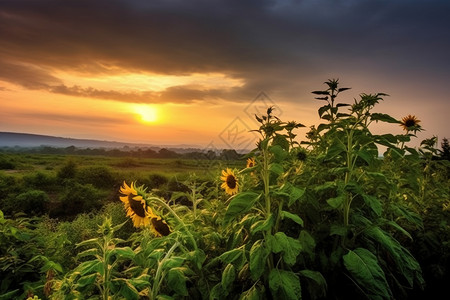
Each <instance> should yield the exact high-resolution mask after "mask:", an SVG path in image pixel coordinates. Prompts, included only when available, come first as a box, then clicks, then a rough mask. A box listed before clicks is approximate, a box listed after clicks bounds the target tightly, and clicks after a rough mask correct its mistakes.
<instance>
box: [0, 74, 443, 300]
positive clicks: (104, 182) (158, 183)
mask: <svg viewBox="0 0 450 300" xmlns="http://www.w3.org/2000/svg"><path fill="white" fill-rule="evenodd" d="M325 86H326V88H325V89H324V90H318V91H314V92H313V94H314V95H315V96H316V99H317V100H318V101H320V102H322V103H323V105H322V106H321V107H320V108H319V110H318V113H319V117H320V120H321V124H319V125H317V126H312V127H310V130H309V131H308V132H307V133H306V137H307V140H305V141H302V142H301V143H299V142H298V139H297V130H299V129H301V128H303V127H304V125H302V124H300V123H297V122H295V121H290V122H284V121H282V120H281V119H279V118H278V117H277V116H276V113H277V112H276V111H275V110H274V108H273V107H269V108H268V109H267V111H266V113H265V114H264V115H255V119H256V120H257V122H258V123H259V126H258V128H256V129H255V130H254V132H256V133H257V134H259V136H260V139H259V141H258V143H257V144H256V148H255V149H253V150H252V151H251V152H250V153H248V154H247V155H246V156H245V157H243V160H247V163H248V164H247V167H243V165H244V163H245V162H244V161H242V160H241V161H240V162H239V163H237V164H236V163H233V162H232V161H227V160H225V162H221V167H223V168H224V169H226V171H224V172H223V173H222V174H220V170H217V176H216V177H214V178H209V177H206V176H205V175H204V173H206V172H202V171H204V170H202V171H200V172H199V173H200V174H201V176H197V175H195V174H194V173H193V172H190V175H189V176H187V175H186V174H183V175H180V173H175V172H174V171H172V170H177V169H178V170H181V169H182V168H186V169H187V170H190V171H192V170H197V169H195V168H196V167H198V163H197V162H196V161H191V160H183V159H181V157H182V155H174V153H172V152H171V151H170V150H168V149H162V150H161V151H159V152H155V151H153V152H149V153H144V151H140V152H139V151H138V153H137V154H136V157H138V158H127V159H124V158H123V155H122V154H121V153H120V151H118V152H117V153H116V155H117V156H119V157H122V158H119V159H109V158H108V159H106V158H103V159H104V160H101V159H100V158H99V157H96V158H88V157H85V158H80V157H77V159H76V160H73V159H69V160H62V159H61V161H62V164H60V165H59V167H57V168H54V169H55V170H56V171H55V172H53V173H52V172H50V170H47V171H49V172H47V171H45V172H43V171H36V170H30V172H29V173H28V175H23V176H16V175H7V174H5V173H0V192H1V193H0V201H1V203H2V205H3V204H5V203H8V201H10V200H11V199H14V200H18V202H17V204H16V207H17V208H19V206H20V205H19V204H20V203H24V204H23V206H22V208H20V209H18V210H22V211H27V209H29V210H28V211H27V212H28V213H30V214H33V213H37V211H36V210H34V211H33V209H37V208H38V206H36V205H33V203H34V202H33V201H37V202H36V203H37V204H39V203H41V202H45V203H47V202H49V203H47V204H48V205H52V204H53V205H54V204H55V203H52V200H53V201H54V198H50V199H44V198H45V195H50V196H54V194H53V193H50V190H51V189H53V188H54V189H55V191H54V193H56V196H57V200H59V201H60V203H61V207H60V209H61V215H64V216H66V217H67V215H68V212H71V213H74V214H78V215H77V216H76V217H75V218H74V219H73V220H64V221H60V220H55V219H51V218H49V217H42V218H41V219H36V218H23V217H12V218H6V217H4V216H3V213H1V215H0V216H1V218H0V229H1V230H0V239H1V242H2V243H1V244H0V250H1V251H2V252H1V260H0V272H2V273H1V274H0V275H1V276H2V279H3V278H5V280H2V285H1V286H0V295H1V294H3V296H5V295H8V296H17V295H22V296H25V295H27V296H30V297H31V296H33V295H34V294H36V295H38V296H39V297H47V298H51V299H85V298H86V299H123V298H125V299H152V300H153V299H227V298H229V299H330V298H333V299H349V298H358V299H415V298H417V299H419V298H427V297H431V298H433V297H435V298H436V297H438V295H439V294H442V293H443V292H445V290H444V289H445V288H446V285H445V283H446V282H448V281H449V280H450V275H449V274H450V254H449V253H450V223H449V221H448V220H450V202H449V199H450V184H449V176H448V175H449V173H450V164H449V162H448V161H447V160H445V155H444V153H445V151H446V150H445V147H444V146H445V144H443V146H442V149H443V150H442V151H441V150H438V149H437V148H436V147H437V146H436V145H437V143H438V140H437V137H432V138H429V139H425V140H424V141H422V142H421V143H420V146H419V147H416V148H413V147H410V146H409V142H410V141H411V140H412V139H413V138H415V133H416V132H417V131H420V130H422V127H421V126H420V125H418V123H419V122H420V121H419V120H418V119H417V118H416V117H415V116H412V115H408V116H407V117H404V118H403V119H401V120H397V119H396V118H394V117H392V116H390V115H388V114H384V113H379V112H374V111H375V108H376V107H377V105H378V104H379V103H380V102H381V101H383V99H384V98H386V97H387V95H386V94H384V93H375V94H361V95H360V96H359V97H358V98H357V99H354V101H353V103H351V104H349V103H344V102H341V101H340V98H341V96H342V94H344V92H345V91H347V90H348V88H342V87H340V86H339V81H338V80H335V79H332V80H328V81H327V82H325ZM338 98H339V100H338ZM381 122H382V123H387V125H389V124H390V125H393V126H401V127H402V128H403V130H404V132H403V133H402V134H396V135H394V134H391V133H377V134H375V133H374V131H373V130H372V127H373V125H374V124H375V123H381ZM411 124H413V125H411ZM406 125H408V126H406ZM410 125H411V126H410ZM444 142H445V140H444ZM380 149H385V150H384V152H383V153H380ZM66 151H71V152H73V153H75V152H76V149H66ZM110 154H111V153H110ZM147 154H148V155H160V156H165V157H173V158H174V159H167V162H170V163H169V164H166V165H164V166H163V167H162V163H161V162H160V161H148V160H144V159H142V157H145V155H147ZM7 155H9V154H7ZM208 155H209V156H210V158H211V159H213V158H214V159H216V158H217V157H218V156H217V155H216V153H214V152H211V153H208ZM192 157H195V156H192ZM219 157H222V158H225V159H227V158H232V159H236V158H239V157H240V155H238V154H237V153H235V152H233V151H232V150H224V151H222V153H221V154H220V155H219ZM100 161H101V163H100ZM41 162H42V161H41ZM17 163H21V164H23V161H20V162H17ZM83 163H84V165H83ZM144 165H146V166H150V167H151V169H152V170H151V172H149V173H145V172H142V171H140V168H142V167H143V166H144ZM114 167H116V169H114ZM127 168H128V169H127ZM164 168H165V169H164ZM121 169H127V170H121ZM168 169H170V171H167V170H168ZM52 170H53V169H52ZM171 171H172V173H170V172H171ZM209 171H210V172H212V171H216V170H209ZM55 173H56V175H53V174H55ZM49 174H50V175H49ZM224 174H225V175H224ZM170 175H172V176H170ZM220 175H222V177H220ZM117 178H123V179H125V182H127V181H131V182H132V184H131V187H132V188H130V186H127V187H128V188H127V189H126V192H127V193H128V194H127V195H121V200H122V202H123V203H125V204H126V209H127V210H128V212H129V214H128V216H127V215H126V213H125V212H124V208H123V206H122V204H121V203H119V201H118V200H117V199H118V197H119V195H118V191H117V190H118V182H120V181H122V179H121V180H120V181H119V180H118V179H117ZM136 181H138V182H139V184H140V185H137V183H136ZM22 183H26V184H22ZM56 183H57V184H56ZM125 185H126V184H125ZM125 185H124V186H125ZM113 190H116V191H117V192H112V191H113ZM43 191H45V192H48V193H47V194H46V193H44V192H43ZM121 191H122V194H123V191H124V189H122V190H121ZM231 191H232V193H231ZM226 192H230V194H233V195H231V196H229V195H227V194H226ZM111 195H113V196H112V197H114V201H115V202H116V203H108V201H105V200H107V197H108V196H110V197H111ZM44 206H45V205H44ZM32 207H33V209H32ZM144 209H145V210H144ZM37 210H38V211H40V209H37ZM130 212H133V213H134V216H133V217H135V218H137V217H139V218H142V219H143V220H145V222H136V223H133V222H131V221H129V220H128V219H129V218H128V217H129V216H130V214H131V213H130ZM136 224H137V225H136ZM133 225H136V226H140V225H147V227H145V226H144V227H143V228H140V227H139V228H134V227H133ZM16 269H17V271H16ZM13 270H14V272H13ZM29 293H32V294H33V295H31V294H29ZM5 297H6V296H5Z"/></svg>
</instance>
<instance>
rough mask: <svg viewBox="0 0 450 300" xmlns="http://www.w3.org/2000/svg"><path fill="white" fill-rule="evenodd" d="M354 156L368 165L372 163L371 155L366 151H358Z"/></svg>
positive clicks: (372, 157)
mask: <svg viewBox="0 0 450 300" xmlns="http://www.w3.org/2000/svg"><path fill="white" fill-rule="evenodd" d="M356 154H357V155H358V156H359V157H361V158H362V159H363V160H364V161H365V162H366V163H367V164H369V165H370V164H371V163H372V162H373V159H374V156H373V154H372V153H370V152H369V151H367V150H366V149H363V150H359V151H358V152H357V153H356Z"/></svg>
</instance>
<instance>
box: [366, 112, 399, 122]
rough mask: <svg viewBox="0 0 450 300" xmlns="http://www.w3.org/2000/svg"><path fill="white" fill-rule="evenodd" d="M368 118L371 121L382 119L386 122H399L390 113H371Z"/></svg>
mask: <svg viewBox="0 0 450 300" xmlns="http://www.w3.org/2000/svg"><path fill="white" fill-rule="evenodd" d="M370 119H371V120H372V121H382V122H387V123H395V124H400V121H398V120H396V119H394V118H393V117H391V116H390V115H387V114H381V113H372V115H371V116H370Z"/></svg>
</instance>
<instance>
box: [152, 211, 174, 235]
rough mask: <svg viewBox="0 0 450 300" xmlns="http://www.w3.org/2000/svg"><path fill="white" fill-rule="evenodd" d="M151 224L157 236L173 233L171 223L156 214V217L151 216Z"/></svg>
mask: <svg viewBox="0 0 450 300" xmlns="http://www.w3.org/2000/svg"><path fill="white" fill-rule="evenodd" d="M150 221H151V225H152V226H150V229H151V231H152V232H153V233H154V234H155V235H156V236H167V235H169V234H171V233H172V230H170V227H169V225H167V223H166V221H164V220H163V219H161V217H159V216H156V217H154V218H151V220H150Z"/></svg>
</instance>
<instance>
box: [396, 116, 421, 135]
mask: <svg viewBox="0 0 450 300" xmlns="http://www.w3.org/2000/svg"><path fill="white" fill-rule="evenodd" d="M419 123H420V120H418V119H417V118H416V116H412V115H407V116H406V117H403V118H402V121H401V122H400V126H401V127H403V130H406V131H417V130H420V129H421V128H420V125H419Z"/></svg>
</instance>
